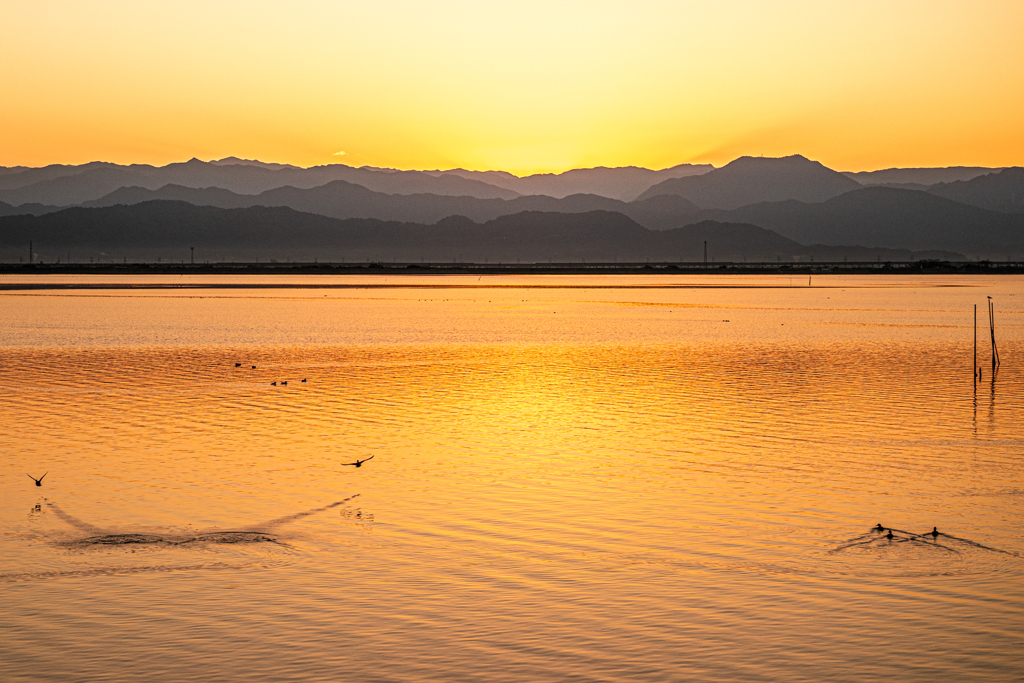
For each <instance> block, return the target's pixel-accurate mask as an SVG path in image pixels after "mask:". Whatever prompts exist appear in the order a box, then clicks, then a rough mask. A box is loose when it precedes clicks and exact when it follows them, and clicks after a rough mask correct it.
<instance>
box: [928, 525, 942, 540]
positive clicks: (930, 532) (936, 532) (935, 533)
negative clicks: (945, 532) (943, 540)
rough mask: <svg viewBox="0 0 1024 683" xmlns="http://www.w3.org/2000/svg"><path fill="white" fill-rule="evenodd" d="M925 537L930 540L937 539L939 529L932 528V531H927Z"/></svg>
mask: <svg viewBox="0 0 1024 683" xmlns="http://www.w3.org/2000/svg"><path fill="white" fill-rule="evenodd" d="M925 536H931V537H932V538H938V537H939V527H937V526H933V527H932V530H931V531H929V532H928V533H927V534H925Z"/></svg>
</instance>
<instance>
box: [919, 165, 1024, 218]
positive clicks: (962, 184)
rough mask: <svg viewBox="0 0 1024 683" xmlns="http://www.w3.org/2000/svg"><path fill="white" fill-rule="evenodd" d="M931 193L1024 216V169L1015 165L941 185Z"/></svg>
mask: <svg viewBox="0 0 1024 683" xmlns="http://www.w3.org/2000/svg"><path fill="white" fill-rule="evenodd" d="M928 192H930V193H931V194H934V195H938V196H939V197H945V198H946V199H952V200H954V201H957V202H961V203H964V204H970V205H972V206H979V207H982V208H985V209H991V210H992V211H1003V212H1006V213H1024V168H1021V167H1019V166H1015V167H1013V168H1005V169H1003V170H1002V171H999V172H998V173H990V174H988V175H983V176H977V177H975V178H972V179H970V180H957V181H955V182H952V183H939V184H937V185H932V186H931V187H929V188H928Z"/></svg>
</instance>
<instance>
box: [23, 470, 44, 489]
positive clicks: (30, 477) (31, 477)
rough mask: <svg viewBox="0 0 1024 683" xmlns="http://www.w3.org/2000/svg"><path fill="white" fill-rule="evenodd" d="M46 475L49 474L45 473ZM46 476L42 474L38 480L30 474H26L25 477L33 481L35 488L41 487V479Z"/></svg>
mask: <svg viewBox="0 0 1024 683" xmlns="http://www.w3.org/2000/svg"><path fill="white" fill-rule="evenodd" d="M46 474H49V472H47V473H46ZM46 474H44V475H43V476H42V477H39V478H38V479H36V478H35V477H33V476H32V475H31V474H26V475H25V476H26V477H28V478H29V479H31V480H32V481H34V482H35V483H36V486H42V485H43V478H44V477H45V476H46Z"/></svg>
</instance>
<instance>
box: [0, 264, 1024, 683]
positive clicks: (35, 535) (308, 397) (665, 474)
mask: <svg viewBox="0 0 1024 683" xmlns="http://www.w3.org/2000/svg"><path fill="white" fill-rule="evenodd" d="M563 282H564V281H563ZM644 282H647V281H646V280H645V281H644ZM655 282H657V281H655ZM599 283H600V281H597V282H594V281H592V280H582V281H575V282H572V284H574V288H573V289H570V290H567V289H550V288H549V289H539V288H532V289H527V290H521V289H516V290H514V291H512V290H509V289H508V288H501V289H487V290H479V289H474V290H472V291H470V292H468V293H467V292H460V293H459V294H458V295H455V294H454V293H453V292H452V291H451V290H442V289H437V290H433V291H419V290H390V289H385V290H378V289H373V290H360V292H357V293H355V294H353V293H352V292H348V293H347V294H346V296H345V297H344V298H341V297H336V296H335V294H330V295H329V296H328V297H324V296H323V292H322V291H320V290H316V289H309V290H300V291H289V292H286V293H281V292H274V291H270V290H242V291H240V292H236V293H233V294H232V296H230V297H223V296H222V295H223V291H221V290H199V291H200V294H201V296H202V298H199V297H196V298H193V297H195V294H196V293H195V292H192V293H188V294H187V293H184V292H176V293H170V294H168V293H167V292H163V293H162V294H160V296H154V292H153V291H149V292H144V293H142V294H141V295H140V294H139V293H136V292H112V291H108V292H106V294H105V295H104V296H96V297H94V296H86V295H85V294H83V293H81V292H71V293H67V292H64V293H54V292H49V293H39V292H35V293H31V294H28V295H25V294H18V295H9V294H0V307H2V309H3V312H4V313H5V316H4V317H5V320H8V321H10V323H11V324H10V325H9V326H7V327H6V328H5V329H4V330H3V331H2V332H0V344H2V346H0V382H2V386H4V387H5V391H4V392H3V393H2V394H0V416H2V419H3V424H4V425H5V429H4V430H3V433H2V434H0V448H2V449H3V451H4V452H5V453H6V454H8V455H7V456H6V457H5V463H6V466H5V468H4V472H3V479H2V486H3V489H4V496H3V499H4V506H3V510H2V512H0V524H2V526H0V549H2V552H0V588H2V589H3V591H4V594H5V599H4V601H3V602H2V604H0V622H2V623H4V624H13V625H14V626H15V628H14V629H5V634H6V635H5V637H4V638H3V639H0V640H2V642H0V677H3V678H4V679H5V680H7V679H11V680H18V679H19V678H32V679H36V680H37V679H40V678H44V679H45V678H48V677H49V678H53V679H55V680H68V679H74V680H92V679H100V678H103V679H105V680H121V679H126V680H127V679H131V680H137V679H139V678H145V679H147V680H149V679H152V680H161V679H162V680H182V679H185V678H203V679H218V680H234V679H240V680H253V679H257V680H259V679H264V678H266V679H270V678H274V679H281V678H300V679H303V680H347V679H367V680H421V679H435V680H436V679H443V680H463V679H465V680H499V681H500V680H552V679H558V680H560V679H563V678H567V677H570V676H575V677H578V678H581V679H586V680H644V681H648V680H690V679H695V680H738V679H742V680H802V679H813V680H821V679H822V678H837V677H839V678H846V679H849V680H873V679H877V678H879V677H882V676H889V677H895V678H897V679H899V680H936V679H945V680H953V679H955V680H968V679H969V680H1013V679H1014V677H1015V676H1018V675H1019V672H1020V671H1021V670H1024V667H1022V665H1024V655H1022V654H1021V653H1022V652H1024V648H1021V647H1020V641H1021V639H1022V635H1024V634H1022V630H1024V609H1022V605H1024V603H1022V598H1024V589H1022V586H1024V581H1022V579H1024V559H1022V557H1021V553H1022V552H1024V535H1022V533H1021V529H1022V524H1021V522H1022V521H1024V519H1022V514H1021V502H1022V500H1024V498H1022V496H1024V475H1022V473H1021V472H1022V469H1021V465H1022V457H1024V456H1022V449H1021V446H1022V438H1021V434H1024V406H1022V400H1021V398H1022V396H1024V394H1022V391H1021V389H1022V386H1021V381H1022V379H1021V378H1022V374H1021V372H1020V370H1019V368H1018V367H1017V360H1015V359H1020V358H1021V357H1022V353H1021V351H1024V339H1022V336H1021V332H1020V329H1021V328H1020V326H1019V323H1020V319H1021V318H1020V315H1021V311H1020V310H1019V309H1017V308H1015V307H1014V306H1015V305H1016V300H1017V297H1015V296H1012V295H1014V294H1016V293H1017V291H1020V288H1019V284H1020V280H1019V279H1012V278H1011V279H1005V280H983V279H980V278H979V279H972V278H963V279H961V280H959V281H956V282H952V283H950V282H946V281H943V282H939V283H936V282H929V281H915V282H913V283H911V282H908V280H906V279H893V280H892V281H891V282H890V283H889V284H893V285H895V286H893V287H887V286H886V284H887V283H886V282H885V281H884V280H883V281H878V282H872V283H871V287H869V288H857V287H855V285H856V284H857V280H856V279H855V278H846V279H842V280H835V281H834V284H836V286H835V287H834V288H832V289H827V290H822V291H821V292H818V291H807V290H801V291H789V290H782V291H779V290H774V289H765V290H763V291H760V290H754V291H751V290H749V289H745V290H744V289H736V290H714V291H713V292H712V293H710V294H709V293H708V292H707V291H705V290H699V289H685V288H682V289H658V288H648V289H644V290H640V291H637V290H619V289H615V290H611V289H600V288H598V286H597V285H599ZM579 284H583V285H587V286H588V287H583V288H580V287H576V286H575V285H579ZM908 284H916V285H917V286H918V287H917V290H915V289H914V287H908ZM948 284H955V285H958V286H957V287H954V288H946V287H940V286H937V285H948ZM591 287H592V289H591ZM844 288H845V291H844ZM249 293H252V294H254V296H253V297H250V296H249ZM986 293H994V295H995V296H996V298H997V300H998V301H999V302H1000V308H999V312H998V318H997V320H998V321H999V322H1000V331H999V334H1000V350H1001V353H1002V356H1003V367H1002V368H1001V369H1000V371H999V374H998V375H997V376H995V377H993V376H991V373H989V372H988V368H987V367H986V368H985V374H984V375H983V381H982V382H981V383H980V384H977V385H975V383H974V382H973V381H972V378H971V374H970V369H971V353H972V350H971V330H970V321H969V319H967V320H966V321H965V320H964V314H965V312H966V311H968V310H969V306H968V304H969V302H971V301H974V300H982V301H983V296H984V295H985V294H986ZM833 297H834V298H833ZM325 298H326V299H328V301H323V299H325ZM680 314H682V315H680ZM725 320H729V322H728V323H726V322H724V321H725ZM784 327H785V328H789V329H787V330H786V331H782V329H781V328H784ZM58 344H59V345H58ZM982 358H983V359H984V355H983V356H982ZM236 363H241V366H240V367H236V366H235V364H236ZM253 365H255V366H256V368H255V369H253V368H252V367H251V366H253ZM302 379H306V380H307V382H305V383H303V382H302V381H301V380H302ZM282 381H287V382H288V384H287V385H282V384H281V382H282ZM272 382H277V383H278V384H277V385H276V386H272V385H271V383H272ZM368 455H374V456H375V457H374V459H373V460H372V461H369V462H367V463H365V464H364V465H363V466H362V467H360V468H355V467H345V466H342V465H341V463H346V462H352V461H353V460H354V459H355V458H362V457H366V456H368ZM47 469H48V470H50V474H49V475H48V477H47V478H46V480H45V481H44V486H43V487H42V488H37V487H35V486H34V485H33V484H32V482H31V481H29V480H28V479H27V478H26V477H25V476H24V474H25V473H30V474H33V475H34V476H39V474H41V473H42V471H45V470H47ZM357 494H358V497H353V496H356V495H357ZM339 501H344V502H340V503H339ZM36 504H39V505H40V509H39V510H38V511H36V510H35V508H34V506H35V505H36ZM69 520H70V521H69ZM267 520H277V523H276V524H273V525H269V523H268V522H267ZM878 522H881V523H882V524H883V525H885V526H887V527H895V528H896V529H898V530H906V531H907V532H910V533H912V534H919V533H923V532H925V531H929V530H930V529H931V528H932V526H937V527H938V528H939V530H940V531H942V532H944V534H945V535H940V536H939V537H937V538H934V539H933V538H931V537H930V536H928V537H912V536H911V535H910V534H909V533H897V535H896V537H895V538H894V539H892V540H889V539H885V538H883V537H882V536H881V534H872V533H871V532H870V530H869V528H870V527H871V526H873V525H874V524H875V523H878ZM97 539H99V540H97ZM182 653H187V654H186V655H185V656H182Z"/></svg>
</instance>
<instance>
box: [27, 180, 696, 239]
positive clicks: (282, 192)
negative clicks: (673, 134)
mask: <svg viewBox="0 0 1024 683" xmlns="http://www.w3.org/2000/svg"><path fill="white" fill-rule="evenodd" d="M154 199H167V200H176V201H185V202H189V203H190V204H195V205H197V206H216V207H219V208H222V209H241V208H246V207H250V206H287V207H290V208H292V209H295V210H297V211H303V212H306V213H315V214H319V215H322V216H330V217H332V218H377V219H380V220H384V221H407V222H413V223H436V222H437V221H439V220H441V219H443V218H447V217H448V216H466V217H467V218H470V219H472V220H474V221H481V222H482V221H489V220H492V219H494V218H498V217H499V216H506V215H508V214H513V213H521V212H523V211H547V212H558V213H584V212H587V211H617V212H618V213H621V214H624V215H626V216H629V217H630V218H632V219H633V220H635V221H636V222H637V223H639V224H640V225H642V226H644V227H646V228H650V229H653V230H666V229H669V228H676V227H679V226H680V225H682V224H683V223H684V222H685V220H686V218H687V217H689V216H691V215H693V214H695V213H697V212H698V211H700V207H699V206H697V205H695V204H693V203H692V202H689V201H687V200H686V199H684V198H682V197H678V196H673V195H662V196H658V197H652V198H651V199H648V200H644V201H636V202H623V201H619V200H616V199H609V198H607V197H602V196H599V195H594V194H576V195H570V196H568V197H563V198H561V199H558V198H555V197H549V196H546V195H530V196H526V197H516V198H515V199H507V200H506V199H478V198H476V197H452V196H445V195H436V194H409V195H391V194H384V193H381V192H373V191H372V190H368V189H366V188H365V187H363V186H361V185H355V184H353V183H348V182H345V181H343V180H335V181H332V182H330V183H327V184H326V185H322V186H320V187H314V188H310V189H302V188H296V187H279V188H275V189H273V190H267V191H266V192H261V193H260V194H258V195H244V194H238V193H235V192H231V191H229V190H222V189H219V188H205V189H196V188H190V187H183V186H181V185H166V186H164V187H162V188H160V189H159V190H147V189H146V188H141V187H125V188H121V189H120V190H116V191H115V192H112V193H110V194H109V195H106V196H104V197H101V198H99V199H96V200H93V201H91V202H86V203H85V204H84V206H87V207H102V206H115V205H117V204H129V205H130V204H139V203H141V202H146V201H151V200H154ZM31 213H43V212H42V211H33V212H31Z"/></svg>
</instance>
